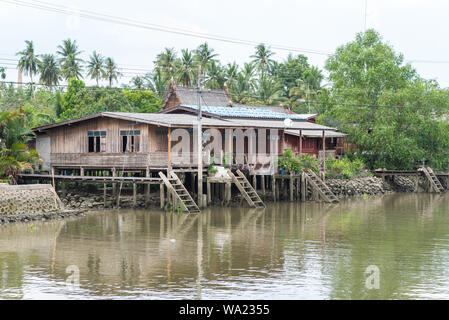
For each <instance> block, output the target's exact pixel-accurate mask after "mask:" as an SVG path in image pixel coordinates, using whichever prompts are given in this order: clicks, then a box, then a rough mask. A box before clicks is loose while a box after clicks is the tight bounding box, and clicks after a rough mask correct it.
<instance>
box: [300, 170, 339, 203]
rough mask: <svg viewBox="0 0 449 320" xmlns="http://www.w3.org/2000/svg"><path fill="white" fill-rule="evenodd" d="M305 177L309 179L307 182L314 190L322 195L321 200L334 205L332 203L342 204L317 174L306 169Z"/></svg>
mask: <svg viewBox="0 0 449 320" xmlns="http://www.w3.org/2000/svg"><path fill="white" fill-rule="evenodd" d="M303 172H304V175H305V177H306V179H307V182H309V183H310V185H311V186H312V188H313V189H315V190H317V191H318V193H319V194H320V196H321V198H323V200H324V201H326V202H329V203H332V202H340V200H338V198H337V197H336V196H335V194H334V193H333V192H332V191H331V190H330V189H329V187H328V186H327V185H326V184H325V183H324V181H323V180H321V179H320V177H318V176H317V175H316V174H315V172H313V171H312V170H310V169H305V170H304V171H303Z"/></svg>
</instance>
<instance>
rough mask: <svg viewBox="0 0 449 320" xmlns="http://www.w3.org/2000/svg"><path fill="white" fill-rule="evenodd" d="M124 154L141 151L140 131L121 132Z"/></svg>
mask: <svg viewBox="0 0 449 320" xmlns="http://www.w3.org/2000/svg"><path fill="white" fill-rule="evenodd" d="M120 141H121V150H122V152H139V151H140V130H120Z"/></svg>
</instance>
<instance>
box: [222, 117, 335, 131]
mask: <svg viewBox="0 0 449 320" xmlns="http://www.w3.org/2000/svg"><path fill="white" fill-rule="evenodd" d="M228 121H229V122H232V123H235V124H239V125H240V126H243V127H248V128H267V129H285V130H289V129H295V130H320V131H322V130H330V131H334V130H335V128H331V127H326V126H322V125H320V124H316V123H313V122H308V121H292V122H291V123H290V125H289V126H288V125H286V123H285V122H284V120H253V119H241V118H240V119H228Z"/></svg>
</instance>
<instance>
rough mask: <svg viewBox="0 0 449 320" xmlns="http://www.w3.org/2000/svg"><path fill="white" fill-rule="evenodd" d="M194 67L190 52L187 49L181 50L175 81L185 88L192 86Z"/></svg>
mask: <svg viewBox="0 0 449 320" xmlns="http://www.w3.org/2000/svg"><path fill="white" fill-rule="evenodd" d="M195 67H196V65H195V61H194V59H193V54H192V52H191V51H189V50H188V49H182V50H181V60H180V61H179V67H178V70H177V81H178V82H179V83H181V84H182V85H183V86H186V87H190V86H191V85H193V84H194V83H195Z"/></svg>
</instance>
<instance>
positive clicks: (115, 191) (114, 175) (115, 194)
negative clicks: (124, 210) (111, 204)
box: [111, 168, 117, 199]
mask: <svg viewBox="0 0 449 320" xmlns="http://www.w3.org/2000/svg"><path fill="white" fill-rule="evenodd" d="M111 171H112V177H113V178H116V177H117V170H116V169H115V168H112V170H111ZM116 196H117V183H115V182H113V183H112V198H113V199H114V198H115V197H116Z"/></svg>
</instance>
